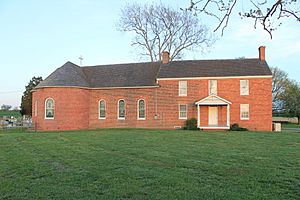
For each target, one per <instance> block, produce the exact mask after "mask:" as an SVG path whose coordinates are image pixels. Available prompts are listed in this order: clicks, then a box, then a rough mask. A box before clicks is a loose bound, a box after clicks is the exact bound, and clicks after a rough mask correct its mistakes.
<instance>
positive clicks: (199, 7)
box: [186, 0, 300, 39]
mask: <svg viewBox="0 0 300 200" xmlns="http://www.w3.org/2000/svg"><path fill="white" fill-rule="evenodd" d="M238 4H240V5H241V6H238ZM237 7H238V8H239V7H240V8H242V9H241V10H242V11H240V12H239V15H240V16H241V17H242V18H243V17H246V18H253V19H254V28H256V26H257V24H258V23H259V24H260V25H262V27H263V29H264V30H265V31H267V32H268V33H269V35H270V37H271V39H272V32H273V31H274V30H275V29H276V27H277V26H280V25H281V23H282V22H281V21H280V20H281V19H282V18H289V17H291V18H293V19H295V21H297V22H300V16H299V12H300V5H299V1H298V0H275V1H274V0H272V1H270V0H250V1H248V0H247V1H246V2H245V1H243V0H191V2H190V5H189V7H188V8H187V9H186V10H190V11H195V12H196V13H205V14H207V15H209V16H212V17H214V18H216V19H217V20H218V21H219V23H218V25H217V27H216V28H215V30H214V31H217V30H218V29H222V35H223V32H224V29H225V28H226V27H227V25H228V22H229V19H230V16H231V15H232V13H233V11H234V9H238V8H237ZM244 9H245V10H244Z"/></svg>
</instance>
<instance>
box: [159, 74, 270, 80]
mask: <svg viewBox="0 0 300 200" xmlns="http://www.w3.org/2000/svg"><path fill="white" fill-rule="evenodd" d="M241 78H243V79H246V78H247V79H249V78H272V76H271V75H266V76H217V77H213V76H212V77H182V78H157V80H158V81H167V80H209V79H241Z"/></svg>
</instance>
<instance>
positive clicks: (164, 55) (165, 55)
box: [161, 51, 170, 64]
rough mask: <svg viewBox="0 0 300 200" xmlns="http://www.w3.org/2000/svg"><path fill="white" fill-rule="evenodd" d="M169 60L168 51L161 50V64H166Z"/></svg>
mask: <svg viewBox="0 0 300 200" xmlns="http://www.w3.org/2000/svg"><path fill="white" fill-rule="evenodd" d="M169 61H170V53H169V52H168V51H163V52H162V54H161V62H162V64H168V63H169Z"/></svg>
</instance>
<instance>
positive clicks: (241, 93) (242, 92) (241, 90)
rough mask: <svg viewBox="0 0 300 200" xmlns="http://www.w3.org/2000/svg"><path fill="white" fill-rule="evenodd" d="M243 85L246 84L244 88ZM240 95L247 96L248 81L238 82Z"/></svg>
mask: <svg viewBox="0 0 300 200" xmlns="http://www.w3.org/2000/svg"><path fill="white" fill-rule="evenodd" d="M243 84H246V87H243ZM240 95H241V96H247V95H249V80H240Z"/></svg>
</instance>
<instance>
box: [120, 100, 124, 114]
mask: <svg viewBox="0 0 300 200" xmlns="http://www.w3.org/2000/svg"><path fill="white" fill-rule="evenodd" d="M119 118H125V101H124V100H120V101H119Z"/></svg>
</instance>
